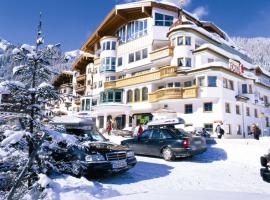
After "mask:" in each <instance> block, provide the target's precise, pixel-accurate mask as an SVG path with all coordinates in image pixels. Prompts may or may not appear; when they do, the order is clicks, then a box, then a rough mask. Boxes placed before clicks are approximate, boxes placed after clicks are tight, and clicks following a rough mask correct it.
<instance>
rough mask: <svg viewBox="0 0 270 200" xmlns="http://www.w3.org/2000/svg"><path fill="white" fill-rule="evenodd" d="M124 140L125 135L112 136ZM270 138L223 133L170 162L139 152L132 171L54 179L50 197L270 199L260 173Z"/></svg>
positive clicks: (117, 141)
mask: <svg viewBox="0 0 270 200" xmlns="http://www.w3.org/2000/svg"><path fill="white" fill-rule="evenodd" d="M110 139H111V141H114V142H116V143H119V142H120V141H121V140H122V138H121V137H116V136H110ZM268 148H270V139H269V138H263V139H262V140H260V141H256V140H251V139H246V140H243V139H228V140H226V139H224V140H223V139H222V140H217V143H216V144H213V145H211V146H208V150H207V152H205V153H203V154H201V155H198V156H195V157H193V158H189V159H181V160H177V161H173V162H166V161H164V160H163V159H160V158H151V157H142V156H137V160H138V163H137V165H136V166H135V167H134V168H133V169H131V170H129V171H128V172H126V173H124V174H121V175H117V176H113V177H108V178H104V179H100V180H97V181H88V180H86V179H85V178H81V179H76V178H73V177H71V176H62V177H59V178H57V179H53V180H52V181H51V183H50V184H49V185H50V186H49V187H50V188H48V192H49V196H48V199H65V200H67V199H80V200H83V199H107V198H109V199H138V198H140V199H155V200H156V199H182V198H184V199H219V200H223V199H224V200H225V199H230V200H231V199H240V198H244V199H245V200H247V199H252V200H253V199H254V200H264V199H265V200H266V199H268V200H269V199H270V184H269V183H266V182H264V181H263V180H262V179H261V177H260V160H259V159H260V156H261V155H263V154H264V153H266V151H267V150H268Z"/></svg>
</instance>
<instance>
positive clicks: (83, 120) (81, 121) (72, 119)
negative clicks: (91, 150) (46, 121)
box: [51, 115, 95, 126]
mask: <svg viewBox="0 0 270 200" xmlns="http://www.w3.org/2000/svg"><path fill="white" fill-rule="evenodd" d="M51 124H56V125H77V126H83V125H95V122H94V120H93V119H92V118H90V117H78V116H73V115H67V116H61V117H54V118H53V120H52V122H51Z"/></svg>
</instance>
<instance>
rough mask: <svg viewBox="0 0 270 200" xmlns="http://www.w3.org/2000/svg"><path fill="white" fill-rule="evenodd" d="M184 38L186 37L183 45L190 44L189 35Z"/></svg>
mask: <svg viewBox="0 0 270 200" xmlns="http://www.w3.org/2000/svg"><path fill="white" fill-rule="evenodd" d="M185 39H186V41H185V45H191V37H189V36H186V37H185Z"/></svg>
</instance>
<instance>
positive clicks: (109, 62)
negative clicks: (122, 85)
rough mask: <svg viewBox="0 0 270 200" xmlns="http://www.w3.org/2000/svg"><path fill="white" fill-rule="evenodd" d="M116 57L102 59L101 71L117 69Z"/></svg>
mask: <svg viewBox="0 0 270 200" xmlns="http://www.w3.org/2000/svg"><path fill="white" fill-rule="evenodd" d="M115 60H116V58H115V57H106V58H103V59H102V60H101V66H100V72H103V71H115Z"/></svg>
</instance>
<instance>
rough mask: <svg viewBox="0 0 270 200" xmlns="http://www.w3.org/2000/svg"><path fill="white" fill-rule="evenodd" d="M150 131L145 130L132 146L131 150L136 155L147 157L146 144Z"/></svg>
mask: <svg viewBox="0 0 270 200" xmlns="http://www.w3.org/2000/svg"><path fill="white" fill-rule="evenodd" d="M151 134H152V130H150V129H149V130H145V131H144V132H143V133H142V135H141V136H139V137H138V139H137V141H136V142H134V144H133V150H134V152H135V153H136V154H142V155H149V151H148V148H147V146H148V143H149V139H150V136H151Z"/></svg>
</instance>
